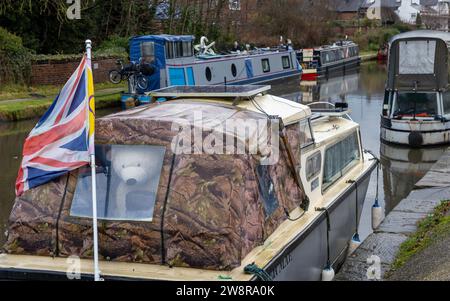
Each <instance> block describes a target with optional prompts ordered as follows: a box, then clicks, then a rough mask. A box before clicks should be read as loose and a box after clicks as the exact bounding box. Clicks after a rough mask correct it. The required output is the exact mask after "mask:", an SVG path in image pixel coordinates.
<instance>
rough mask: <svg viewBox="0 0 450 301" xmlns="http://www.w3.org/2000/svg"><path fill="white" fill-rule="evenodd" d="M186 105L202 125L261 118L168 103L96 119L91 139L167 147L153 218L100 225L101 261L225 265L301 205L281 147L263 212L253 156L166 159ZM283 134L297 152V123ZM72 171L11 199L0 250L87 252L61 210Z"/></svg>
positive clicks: (83, 235) (87, 233) (86, 221)
mask: <svg viewBox="0 0 450 301" xmlns="http://www.w3.org/2000/svg"><path fill="white" fill-rule="evenodd" d="M194 111H195V112H197V113H198V112H199V111H200V112H201V113H202V120H203V125H205V124H208V123H209V122H212V121H216V122H217V121H219V122H225V121H226V120H229V119H230V118H233V119H242V120H247V119H264V118H266V116H265V115H263V114H259V113H255V112H251V111H246V110H241V109H239V108H236V107H233V106H231V105H230V106H225V105H220V104H211V103H201V102H198V103H195V102H168V103H163V104H154V105H151V106H148V107H145V108H137V109H134V110H130V111H126V112H121V113H118V114H115V115H111V116H107V117H104V118H101V119H98V120H97V128H96V130H97V132H96V142H97V143H98V144H112V145H136V144H138V145H159V146H165V147H166V150H167V151H166V153H165V158H164V164H163V168H162V173H161V177H160V182H159V187H158V192H157V195H156V203H155V207H154V216H153V220H152V221H151V222H134V221H100V222H99V247H100V256H101V258H103V259H104V260H115V261H123V262H142V263H151V264H169V265H172V266H183V267H195V268H205V269H215V270H230V269H232V268H235V267H237V266H239V265H240V264H241V260H242V259H243V258H244V257H245V256H246V255H247V254H248V253H249V252H250V251H251V250H252V249H254V248H255V247H257V246H259V245H261V244H263V242H264V241H265V239H266V238H267V237H268V236H269V235H270V234H272V233H273V231H274V230H275V229H276V228H277V227H278V226H279V225H280V224H281V223H282V222H283V221H285V220H286V218H287V217H286V214H285V210H289V211H291V210H293V209H294V208H295V207H297V206H299V205H300V203H301V201H302V199H303V192H301V191H300V189H299V188H298V187H297V186H296V184H295V181H294V178H293V175H292V168H291V167H290V166H289V164H288V161H287V155H286V150H285V149H284V147H283V145H282V144H280V146H281V149H280V153H281V154H280V160H279V162H278V163H277V164H275V165H272V166H268V167H267V172H268V174H269V175H270V177H271V180H272V182H273V186H274V190H275V194H276V198H277V200H278V203H279V204H278V207H277V208H276V209H275V211H274V212H273V213H271V214H270V215H269V216H266V213H265V211H264V210H265V209H264V200H263V199H262V195H261V190H260V188H259V186H258V176H257V172H256V170H257V166H258V164H259V159H260V158H259V156H258V155H250V154H244V155H207V154H197V155H191V154H182V155H175V156H174V154H173V153H172V150H171V143H172V141H173V139H174V137H175V136H176V135H177V134H178V132H177V131H173V130H172V124H173V121H174V120H177V119H179V118H183V119H187V120H190V121H193V120H194V118H195V117H194V113H193V112H194ZM255 133H256V131H255ZM206 134H207V133H203V135H206ZM232 134H233V133H227V132H226V131H224V135H232ZM287 134H288V137H289V141H290V144H291V147H292V149H293V152H294V154H295V156H296V157H297V158H299V153H300V146H299V144H300V142H301V141H300V140H301V138H302V137H304V135H303V134H302V133H300V132H299V126H298V124H294V125H291V126H289V127H288V129H287ZM172 162H173V166H172ZM171 170H172V176H171V183H170V187H168V185H169V178H170V173H171ZM77 176H78V172H72V173H71V174H70V175H68V176H64V177H61V178H60V179H59V180H57V181H54V182H51V183H48V184H46V185H43V186H40V187H38V188H35V189H33V190H31V191H29V192H26V193H25V194H24V195H23V196H21V197H20V198H17V199H16V202H15V205H14V208H13V210H12V213H11V216H10V220H9V231H8V240H7V243H6V244H5V246H4V250H5V251H6V252H8V253H14V254H29V255H46V256H62V257H66V256H71V255H78V256H81V257H83V258H90V257H91V256H92V220H91V219H90V218H80V217H74V216H71V215H70V208H71V205H72V200H73V196H74V192H75V189H76V185H77ZM166 197H167V198H166Z"/></svg>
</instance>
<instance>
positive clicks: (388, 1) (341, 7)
mask: <svg viewBox="0 0 450 301" xmlns="http://www.w3.org/2000/svg"><path fill="white" fill-rule="evenodd" d="M336 2H337V3H336V11H337V12H340V13H344V12H358V10H360V9H367V8H369V7H370V6H372V5H374V4H377V2H375V1H373V0H337V1H336ZM380 5H381V6H382V7H392V8H398V7H400V5H401V1H400V0H380Z"/></svg>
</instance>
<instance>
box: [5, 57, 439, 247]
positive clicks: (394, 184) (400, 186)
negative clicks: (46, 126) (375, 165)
mask: <svg viewBox="0 0 450 301" xmlns="http://www.w3.org/2000/svg"><path fill="white" fill-rule="evenodd" d="M385 79H386V67H385V66H384V65H380V64H378V63H376V62H369V63H364V64H362V66H361V68H360V70H359V72H356V73H353V74H348V75H346V76H343V77H337V78H332V79H329V80H327V81H321V82H320V83H308V82H302V84H301V85H300V87H299V85H298V82H291V83H289V82H288V83H286V82H285V83H282V84H276V85H273V90H272V93H273V94H275V95H279V96H283V97H286V98H288V99H291V100H294V101H298V102H302V103H311V102H317V101H324V102H325V101H326V102H333V103H334V102H341V101H346V102H347V103H348V104H349V107H350V109H351V111H352V112H351V117H352V118H353V120H355V121H356V122H358V123H360V125H361V133H362V140H363V145H364V148H365V149H367V150H370V151H372V152H373V153H374V154H375V155H376V156H378V157H380V158H381V163H382V170H381V172H380V175H379V200H380V203H381V205H382V206H383V208H384V209H385V213H386V214H387V213H388V212H390V211H391V210H392V209H393V208H394V207H395V206H396V205H397V204H398V203H399V202H400V201H401V200H402V199H403V198H405V197H406V196H407V195H408V194H409V193H410V191H411V190H412V189H413V188H414V184H415V183H416V182H417V181H418V180H420V179H421V178H422V177H423V176H424V175H425V173H426V172H427V171H428V170H429V168H431V166H432V165H433V164H434V162H436V161H437V160H438V159H439V157H440V156H441V155H442V154H443V153H444V151H445V150H446V148H445V147H441V148H434V149H424V150H411V149H408V148H403V147H398V146H390V145H383V144H381V143H380V112H381V108H382V103H383V94H384V82H385ZM110 112H111V111H103V112H101V114H103V115H104V114H107V113H110ZM35 124H36V120H30V121H23V122H16V123H4V124H1V123H0V167H1V169H0V171H1V173H0V246H1V245H2V244H3V243H4V240H5V237H6V233H5V231H6V229H7V221H8V217H9V213H10V211H11V208H12V205H13V201H14V182H15V179H16V176H17V170H18V167H19V165H20V160H21V158H20V154H21V151H22V147H23V141H24V139H25V138H26V136H27V134H28V132H29V131H30V130H31V128H33V126H34V125H35ZM376 183H377V179H376V173H375V172H374V173H373V175H372V178H371V183H370V186H369V189H368V192H367V198H366V202H365V205H364V209H363V215H362V218H361V223H360V229H359V231H360V236H361V238H363V239H364V238H365V237H367V236H368V235H369V234H370V233H371V232H372V229H371V207H372V205H373V203H374V200H375V195H376V190H377V189H376V187H377V185H376Z"/></svg>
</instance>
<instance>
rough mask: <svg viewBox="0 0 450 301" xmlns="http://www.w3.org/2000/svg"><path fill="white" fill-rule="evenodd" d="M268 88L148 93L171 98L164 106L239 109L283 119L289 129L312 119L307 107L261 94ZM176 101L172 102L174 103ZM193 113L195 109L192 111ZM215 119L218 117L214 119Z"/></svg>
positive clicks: (181, 89) (188, 88) (178, 89)
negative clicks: (194, 104) (291, 125)
mask: <svg viewBox="0 0 450 301" xmlns="http://www.w3.org/2000/svg"><path fill="white" fill-rule="evenodd" d="M269 89H270V86H256V85H242V86H208V87H202V86H179V87H169V88H165V89H160V90H156V91H153V92H150V95H151V96H152V97H168V98H170V97H172V98H173V100H171V101H167V102H166V103H178V104H179V103H185V104H187V103H189V104H193V103H197V104H198V105H211V106H216V107H223V108H224V109H226V108H228V109H233V110H236V109H239V110H246V111H250V112H253V113H259V114H263V115H266V116H267V115H269V116H278V117H280V118H282V120H283V122H284V124H286V125H289V124H293V123H295V122H298V121H300V120H302V119H305V118H307V117H309V116H311V109H310V108H309V107H308V106H305V105H302V104H300V103H297V102H293V101H290V100H287V99H284V98H281V97H277V96H273V95H269V94H264V93H266V92H267V91H268V90H269ZM174 101H175V102H174ZM192 109H195V108H192ZM226 115H227V114H224V116H226ZM216 118H218V116H216Z"/></svg>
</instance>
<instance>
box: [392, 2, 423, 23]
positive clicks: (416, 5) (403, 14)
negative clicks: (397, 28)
mask: <svg viewBox="0 0 450 301" xmlns="http://www.w3.org/2000/svg"><path fill="white" fill-rule="evenodd" d="M420 12H421V5H420V0H402V1H401V4H400V7H399V8H398V9H397V15H398V17H399V18H400V20H402V21H403V22H405V23H409V24H416V20H417V15H418V14H420Z"/></svg>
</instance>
